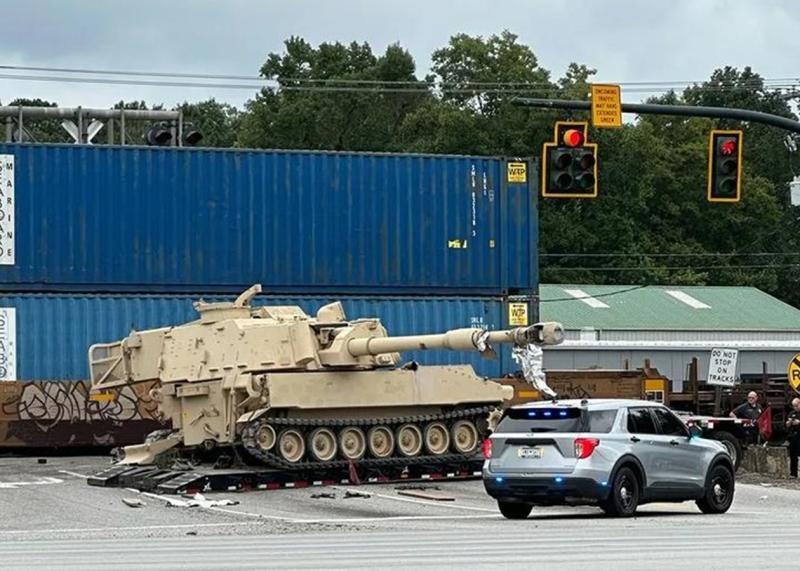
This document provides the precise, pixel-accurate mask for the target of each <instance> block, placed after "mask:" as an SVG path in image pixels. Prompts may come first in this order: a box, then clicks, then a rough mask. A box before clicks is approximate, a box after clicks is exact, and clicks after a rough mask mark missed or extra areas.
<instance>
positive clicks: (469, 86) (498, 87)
mask: <svg viewBox="0 0 800 571" xmlns="http://www.w3.org/2000/svg"><path fill="white" fill-rule="evenodd" d="M0 69H6V70H14V71H20V70H32V71H37V72H41V71H51V72H52V71H58V72H60V73H73V74H93V75H106V76H108V75H117V76H129V77H135V78H145V77H170V78H181V79H203V80H207V79H217V80H230V81H257V82H258V83H257V84H249V83H217V82H213V83H210V82H207V81H201V82H196V81H174V80H173V81H164V80H147V79H124V78H123V79H114V78H110V77H74V76H65V75H58V76H54V75H30V74H18V73H7V74H0V78H3V79H10V80H17V81H45V82H60V83H89V84H108V85H134V86H148V87H153V86H156V87H197V88H215V89H246V90H259V89H262V88H264V87H268V88H273V89H277V90H284V91H304V92H319V93H324V92H334V93H335V92H340V93H348V92H352V93H421V92H424V91H427V90H435V91H438V92H440V93H451V94H456V93H460V94H479V93H480V94H501V95H502V94H507V95H525V94H528V95H531V94H553V93H559V92H563V91H565V90H566V88H563V87H559V86H557V85H554V84H546V83H526V82H488V81H487V82H469V81H464V82H445V81H439V82H428V81H423V80H419V81H397V80H374V79H347V78H344V79H335V78H330V79H318V78H277V79H271V78H263V77H257V76H244V75H225V74H197V73H166V72H142V71H131V72H129V71H122V70H92V69H88V68H87V69H83V68H53V67H35V66H3V65H0ZM771 81H772V80H771ZM774 81H776V82H777V81H792V82H793V83H772V84H770V85H768V86H767V85H764V84H763V83H762V82H753V84H752V85H753V87H758V88H760V89H764V90H767V89H769V90H780V89H796V88H799V87H800V79H794V80H792V79H789V80H784V79H780V80H777V79H776V80H774ZM621 85H628V86H632V87H628V88H626V90H625V91H626V92H627V93H644V94H656V93H666V92H669V91H675V90H676V89H682V88H688V87H692V88H693V89H699V90H704V91H731V90H737V89H744V88H746V86H743V85H741V84H731V85H688V84H669V83H666V82H665V83H658V82H627V83H624V82H623V83H622V84H621ZM645 85H652V86H653V87H644V86H645ZM403 86H406V87H403ZM408 86H410V87H408Z"/></svg>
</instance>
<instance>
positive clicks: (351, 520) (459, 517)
mask: <svg viewBox="0 0 800 571" xmlns="http://www.w3.org/2000/svg"><path fill="white" fill-rule="evenodd" d="M463 519H502V516H501V515H500V514H499V513H497V514H486V515H392V516H385V517H353V518H337V519H293V520H291V521H292V523H376V522H381V521H427V520H463Z"/></svg>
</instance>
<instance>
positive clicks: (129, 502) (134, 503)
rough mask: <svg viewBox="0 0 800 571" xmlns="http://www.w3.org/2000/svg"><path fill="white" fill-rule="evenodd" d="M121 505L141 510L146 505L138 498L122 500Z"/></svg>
mask: <svg viewBox="0 0 800 571" xmlns="http://www.w3.org/2000/svg"><path fill="white" fill-rule="evenodd" d="M122 503H123V504H125V505H126V506H128V507H130V508H142V507H144V506H146V505H147V504H145V503H144V502H143V501H142V500H140V499H139V498H122Z"/></svg>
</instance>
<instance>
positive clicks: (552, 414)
mask: <svg viewBox="0 0 800 571" xmlns="http://www.w3.org/2000/svg"><path fill="white" fill-rule="evenodd" d="M616 417H617V411H616V409H614V410H592V411H587V410H586V409H581V408H574V407H571V408H563V407H554V408H544V407H542V408H511V409H508V410H507V411H506V412H505V413H504V414H503V418H502V419H501V420H500V424H499V425H498V426H497V432H601V433H607V432H611V428H612V427H613V425H614V419H616Z"/></svg>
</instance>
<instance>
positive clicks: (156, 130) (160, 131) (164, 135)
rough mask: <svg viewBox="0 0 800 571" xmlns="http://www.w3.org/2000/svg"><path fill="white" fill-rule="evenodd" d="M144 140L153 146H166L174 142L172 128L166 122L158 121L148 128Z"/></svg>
mask: <svg viewBox="0 0 800 571" xmlns="http://www.w3.org/2000/svg"><path fill="white" fill-rule="evenodd" d="M144 140H145V142H146V143H147V144H148V145H150V146H152V147H166V146H168V145H169V144H170V143H171V142H172V130H171V129H170V128H169V125H167V124H166V123H158V124H157V125H153V126H152V127H150V128H149V129H148V130H147V132H146V133H145V134H144Z"/></svg>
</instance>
